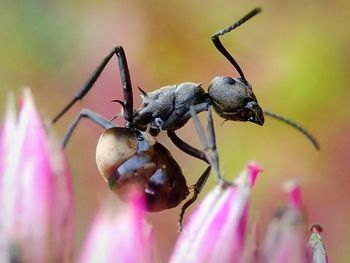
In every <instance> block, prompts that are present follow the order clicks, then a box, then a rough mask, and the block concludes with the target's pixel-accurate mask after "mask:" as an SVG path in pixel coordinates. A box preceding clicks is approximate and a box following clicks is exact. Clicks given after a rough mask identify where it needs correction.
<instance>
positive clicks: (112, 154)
mask: <svg viewBox="0 0 350 263" xmlns="http://www.w3.org/2000/svg"><path fill="white" fill-rule="evenodd" d="M260 12H261V9H260V8H255V9H253V10H252V11H250V12H249V13H248V14H247V15H245V16H244V17H243V18H241V19H240V20H238V21H237V22H235V23H234V24H232V25H230V26H228V27H227V28H225V29H223V30H220V31H219V32H217V33H216V34H214V35H213V36H212V37H211V39H212V42H213V44H214V46H215V47H216V49H217V50H218V51H219V52H220V53H221V54H222V55H223V56H224V57H225V58H226V59H227V60H228V61H229V62H230V63H231V64H232V65H233V67H234V68H235V69H236V70H237V72H238V73H239V75H240V77H238V78H232V77H229V76H218V77H215V78H214V79H213V80H212V81H211V83H210V85H209V88H208V92H205V91H204V89H203V88H202V85H201V84H196V83H192V82H183V83H180V84H177V85H169V86H165V87H162V88H160V89H157V90H155V91H153V92H149V93H147V92H145V91H143V90H142V89H141V88H139V91H140V92H141V95H142V97H143V102H142V104H141V106H140V108H139V109H137V110H135V109H134V107H133V89H132V85H131V79H130V74H129V68H128V65H127V60H126V55H125V52H124V49H123V47H121V46H117V47H115V48H114V49H113V50H112V51H111V52H110V53H109V54H108V55H107V56H106V57H105V58H104V59H103V61H102V62H101V64H100V65H99V66H98V67H97V69H96V70H95V71H94V72H93V74H92V75H91V77H90V78H89V79H88V80H87V82H86V83H85V84H84V85H83V86H82V87H81V88H80V90H79V91H78V92H77V93H76V95H75V96H74V98H73V99H72V100H71V101H70V102H69V103H68V104H67V105H66V106H65V107H64V108H63V110H62V111H60V112H59V114H57V116H56V117H55V118H54V119H53V123H55V122H57V121H58V120H59V119H60V118H61V117H62V116H63V115H64V114H65V113H66V112H67V111H68V110H69V109H70V108H71V107H72V106H73V105H74V104H75V103H76V102H77V101H79V100H81V99H82V98H83V97H84V96H85V95H86V94H87V93H88V92H89V91H90V89H91V88H92V87H93V85H94V83H95V82H96V80H97V79H98V78H99V76H100V74H101V73H102V71H103V70H104V68H105V66H106V65H107V63H108V62H109V61H110V60H111V58H112V57H113V56H114V55H116V56H117V58H118V64H119V71H120V77H121V84H122V87H123V96H124V100H123V101H121V100H113V101H114V102H118V103H119V104H120V105H121V106H122V108H123V117H124V119H125V127H116V126H115V125H114V124H113V123H112V122H111V121H109V120H107V119H105V118H104V117H102V116H100V115H99V114H97V113H94V112H92V111H90V110H88V109H83V110H82V111H81V112H80V113H79V115H78V116H77V118H76V119H75V121H74V122H73V123H72V124H71V126H70V127H69V128H68V130H67V132H66V134H65V135H64V138H63V145H64V146H65V145H66V144H67V143H68V140H69V138H70V137H71V135H72V133H73V131H74V129H75V127H76V126H77V124H78V123H79V121H80V120H81V119H82V118H88V119H90V120H92V121H93V122H95V123H96V124H98V125H100V126H101V127H102V128H104V129H105V132H104V133H103V134H102V135H101V137H100V139H99V142H98V144H97V148H96V161H97V166H98V169H99V171H100V173H101V174H102V176H103V177H104V179H105V180H106V181H107V182H108V184H109V186H110V187H111V188H112V189H113V190H114V191H116V192H117V193H118V194H119V195H121V196H123V195H124V194H126V192H127V191H128V186H129V185H130V184H138V185H141V187H142V189H143V190H144V192H145V195H146V205H147V209H148V210H149V211H161V210H164V209H168V208H172V207H175V206H178V205H179V204H180V203H181V202H182V201H184V200H185V199H186V198H187V196H188V195H189V193H190V189H191V188H192V189H193V196H192V197H191V198H190V199H189V200H188V201H187V202H186V203H185V204H184V205H183V206H182V209H181V215H180V224H181V220H182V217H183V214H184V212H185V210H186V208H187V207H188V206H189V205H191V204H192V203H193V202H194V201H195V200H196V198H197V196H198V194H199V193H200V191H201V190H202V188H203V186H204V184H205V182H206V181H207V178H208V176H209V174H210V170H211V166H210V165H209V166H208V168H206V170H205V171H204V172H203V174H202V175H201V176H200V177H199V179H198V181H197V182H196V183H195V184H194V185H192V186H190V187H188V186H187V184H186V179H185V177H184V175H183V173H182V171H181V167H180V166H179V165H178V163H177V162H176V160H175V159H174V158H173V157H172V156H171V153H170V152H169V151H168V150H167V149H166V148H165V147H164V146H163V145H161V144H160V143H158V142H157V141H156V139H155V136H157V135H158V134H159V132H160V131H162V130H165V131H167V135H168V136H169V138H170V139H171V141H172V142H173V143H174V144H175V145H176V146H177V147H178V148H179V149H180V150H182V151H183V152H185V153H187V154H189V155H191V156H193V157H195V158H197V159H200V160H203V161H205V162H206V163H209V162H208V160H207V158H206V156H205V152H203V151H200V150H198V149H196V148H194V147H192V146H191V145H189V144H188V143H186V142H184V141H183V140H182V139H181V138H179V137H178V136H177V134H176V133H175V132H176V130H178V129H180V128H181V127H183V126H184V125H185V124H186V123H187V121H188V120H189V119H190V118H191V116H192V115H191V107H193V108H192V111H194V112H195V113H200V112H203V111H208V110H209V108H211V107H213V108H214V110H215V112H216V113H217V114H218V115H219V116H220V117H222V118H223V119H225V120H233V121H243V122H246V121H248V122H253V123H255V124H258V125H263V124H264V114H265V115H268V116H271V117H273V118H276V119H279V120H281V121H283V122H285V123H287V124H289V125H291V126H293V127H294V128H296V129H298V130H299V131H300V132H302V133H303V134H304V135H305V136H307V138H308V139H309V140H310V141H311V142H312V143H313V145H314V146H315V147H316V148H317V149H318V147H319V146H318V144H317V142H316V140H315V139H314V138H313V137H312V135H311V134H310V133H309V132H307V131H306V130H305V129H304V128H302V127H301V126H299V125H297V124H296V123H295V122H292V121H290V120H288V119H286V118H284V117H282V116H280V115H277V114H275V113H271V112H269V111H264V110H262V108H261V107H260V106H259V104H258V101H257V99H256V96H255V95H254V93H253V90H252V87H251V85H250V84H249V82H248V81H247V79H246V78H245V76H244V74H243V71H242V70H241V68H240V66H239V65H238V63H237V62H236V61H235V59H234V58H233V57H232V56H231V54H230V53H229V52H228V51H227V50H226V49H225V47H224V46H223V44H222V43H221V41H220V37H221V36H223V35H225V34H226V33H229V32H231V31H232V30H234V29H235V28H237V27H239V26H240V25H242V24H243V23H245V22H246V21H248V20H249V19H251V18H252V17H254V16H255V15H256V14H258V13H260ZM208 119H209V117H208ZM210 121H212V120H211V119H210V120H209V122H210ZM214 146H215V145H214ZM214 148H215V147H214ZM215 149H216V148H215ZM221 179H222V178H221Z"/></svg>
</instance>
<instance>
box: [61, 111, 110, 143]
mask: <svg viewBox="0 0 350 263" xmlns="http://www.w3.org/2000/svg"><path fill="white" fill-rule="evenodd" d="M81 118H88V119H90V120H92V121H93V122H95V123H96V124H98V125H100V126H101V127H102V128H104V129H109V128H112V127H115V125H113V123H111V122H110V121H108V120H107V119H105V118H104V117H102V116H101V115H99V114H97V113H95V112H93V111H90V110H88V109H83V110H82V111H81V112H80V113H79V115H78V116H77V118H76V119H75V120H74V122H73V123H72V124H71V125H70V126H69V128H68V129H67V131H66V133H65V134H64V136H63V141H62V145H63V148H65V147H66V145H67V143H68V141H69V139H70V137H71V136H72V134H73V131H74V130H75V128H76V126H77V125H78V123H79V121H80V120H81Z"/></svg>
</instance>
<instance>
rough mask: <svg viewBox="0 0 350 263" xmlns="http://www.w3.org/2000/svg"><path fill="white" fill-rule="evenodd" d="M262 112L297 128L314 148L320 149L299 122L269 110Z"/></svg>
mask: <svg viewBox="0 0 350 263" xmlns="http://www.w3.org/2000/svg"><path fill="white" fill-rule="evenodd" d="M264 114H266V115H267V116H270V117H272V118H274V119H276V120H279V121H282V122H284V123H286V124H288V125H290V126H292V127H293V128H295V129H297V130H298V131H300V132H301V133H302V134H304V135H305V136H306V138H307V139H308V140H309V141H310V142H311V143H312V144H313V146H314V147H315V148H316V150H318V151H319V150H320V145H319V144H318V142H317V141H316V139H315V138H314V137H313V136H312V135H311V133H310V132H308V131H307V130H306V129H305V128H304V127H302V126H300V125H299V124H297V123H295V122H294V121H291V120H289V119H287V118H286V117H283V116H281V115H278V114H276V113H274V112H271V111H267V110H264Z"/></svg>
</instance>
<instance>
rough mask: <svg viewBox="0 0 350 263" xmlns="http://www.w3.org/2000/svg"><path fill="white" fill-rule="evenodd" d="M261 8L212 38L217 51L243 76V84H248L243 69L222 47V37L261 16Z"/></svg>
mask: <svg viewBox="0 0 350 263" xmlns="http://www.w3.org/2000/svg"><path fill="white" fill-rule="evenodd" d="M261 11H262V10H261V8H254V9H253V10H252V11H250V12H249V13H248V14H246V15H245V16H244V17H242V18H241V19H240V20H238V21H237V22H236V23H234V24H232V25H230V26H229V27H227V28H224V29H222V30H220V31H219V32H217V33H215V34H214V35H213V36H212V37H211V40H212V41H213V43H214V45H215V47H216V48H217V50H219V51H220V53H221V54H223V55H224V57H225V58H226V59H227V60H228V61H230V62H231V64H232V65H233V66H234V67H235V69H236V70H237V71H238V73H239V75H240V76H241V79H242V81H243V82H245V83H248V82H247V80H246V78H245V76H244V74H243V71H242V69H241V68H240V66H239V65H238V63H237V62H236V60H235V59H234V58H233V57H232V56H231V54H230V53H229V52H228V51H227V49H226V48H225V47H224V46H223V45H222V43H221V41H220V38H219V37H220V36H223V35H225V34H226V33H229V32H231V31H232V30H233V29H235V28H237V27H239V26H240V25H242V24H243V23H244V22H246V21H248V20H249V19H251V18H252V17H253V16H255V15H257V14H259V13H260V12H261Z"/></svg>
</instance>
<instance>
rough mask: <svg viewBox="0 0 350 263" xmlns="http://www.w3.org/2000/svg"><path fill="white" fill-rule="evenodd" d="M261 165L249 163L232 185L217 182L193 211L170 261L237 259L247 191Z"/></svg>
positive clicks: (239, 258) (241, 244)
mask: <svg viewBox="0 0 350 263" xmlns="http://www.w3.org/2000/svg"><path fill="white" fill-rule="evenodd" d="M259 171H261V169H260V168H259V167H258V166H257V165H255V164H250V165H249V166H248V172H243V173H242V174H241V175H240V176H239V177H238V178H237V180H236V181H235V183H234V184H233V185H232V186H229V187H227V188H224V187H223V186H222V185H218V186H216V187H215V188H214V189H213V190H212V191H211V192H210V193H209V194H208V195H207V196H206V198H205V199H204V200H203V202H202V203H201V204H200V205H199V207H198V208H197V210H196V211H195V212H194V213H193V214H192V216H191V217H190V219H189V220H188V223H187V224H186V226H185V228H184V230H183V232H182V233H181V235H180V237H179V239H178V241H177V243H176V246H175V250H174V253H173V255H172V257H171V260H170V262H172V263H175V262H240V260H242V259H243V248H244V240H245V232H246V225H247V216H248V206H249V194H250V191H251V189H252V187H253V186H254V183H255V179H256V176H257V174H258V172H259Z"/></svg>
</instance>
